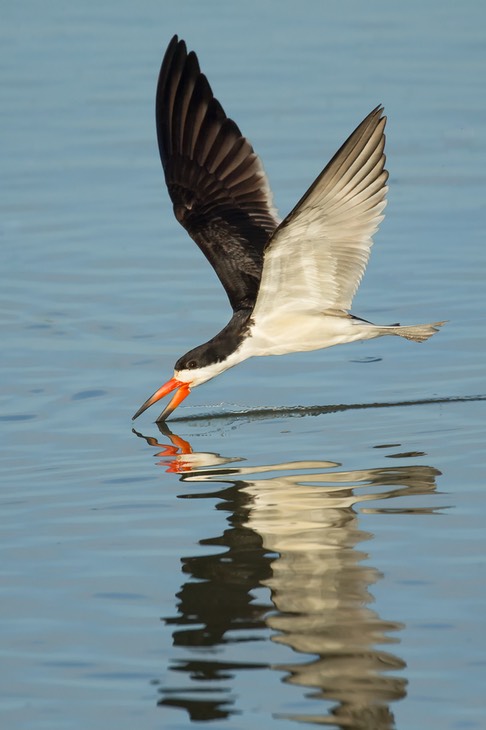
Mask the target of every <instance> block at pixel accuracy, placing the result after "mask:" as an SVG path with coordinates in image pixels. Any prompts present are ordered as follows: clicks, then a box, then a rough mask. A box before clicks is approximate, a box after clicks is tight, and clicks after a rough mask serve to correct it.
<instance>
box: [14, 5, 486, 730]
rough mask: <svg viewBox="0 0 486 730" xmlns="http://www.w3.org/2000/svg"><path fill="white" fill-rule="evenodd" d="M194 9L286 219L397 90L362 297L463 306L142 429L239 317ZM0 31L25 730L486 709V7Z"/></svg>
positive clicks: (137, 11) (302, 12)
mask: <svg viewBox="0 0 486 730" xmlns="http://www.w3.org/2000/svg"><path fill="white" fill-rule="evenodd" d="M175 32H177V33H179V34H180V35H182V36H183V37H185V38H186V39H187V40H188V42H189V44H190V45H191V47H193V48H195V49H196V50H197V52H198V54H199V56H200V59H201V63H202V66H203V69H204V71H205V72H206V73H207V74H208V76H209V79H210V81H211V83H212V85H213V88H214V90H215V93H216V94H217V96H218V98H219V99H220V100H221V101H222V103H223V105H224V106H225V108H226V110H227V112H228V113H229V114H231V115H232V116H233V117H234V118H235V119H236V120H237V122H238V123H239V125H240V126H241V128H242V130H243V131H244V133H245V134H247V135H248V136H249V138H250V139H251V140H252V142H253V144H254V146H255V148H256V150H257V151H258V152H259V154H260V155H261V156H262V158H263V160H264V163H265V166H266V169H267V172H268V175H269V178H270V180H271V183H272V186H273V189H274V193H275V198H276V204H277V206H278V208H279V210H280V212H281V214H285V213H286V212H287V211H288V210H289V209H290V208H291V207H292V206H293V205H294V203H295V202H296V200H297V199H298V198H299V197H300V195H301V194H302V193H303V191H304V190H305V189H306V187H307V186H308V184H309V183H310V182H311V181H312V180H313V178H314V177H315V176H316V175H317V174H318V173H319V172H320V170H321V168H322V167H323V166H324V164H325V163H326V162H327V160H328V159H329V157H330V156H331V155H332V154H333V153H334V152H335V150H336V149H337V147H338V146H339V145H340V144H341V143H342V141H343V140H344V139H345V137H346V136H347V135H348V133H349V132H351V131H352V129H353V128H354V126H355V125H356V124H357V123H358V122H359V121H360V120H361V119H362V118H363V117H364V116H365V115H366V114H367V113H368V111H369V110H370V109H372V108H373V107H374V106H375V105H376V104H377V103H380V102H382V103H384V104H385V107H386V110H387V113H388V115H389V123H388V137H387V153H388V167H389V170H390V173H391V179H390V185H391V190H390V196H389V199H390V202H389V206H388V208H387V218H386V220H385V222H384V223H383V225H382V228H381V230H380V233H379V235H378V236H377V238H376V245H375V248H374V253H373V257H372V260H371V263H370V266H369V269H368V272H367V275H366V277H365V280H364V282H363V285H362V287H361V290H360V292H359V294H358V296H357V297H356V300H355V306H354V311H355V312H356V313H358V314H360V315H361V316H364V317H366V318H369V319H372V320H375V321H380V322H385V323H386V322H395V321H400V320H401V321H402V322H420V321H430V320H436V319H449V320H450V323H449V324H448V325H447V327H446V328H444V330H443V331H442V332H441V333H440V334H439V335H438V336H437V337H435V338H434V339H433V340H432V341H430V342H429V343H427V344H426V345H423V346H418V345H414V344H413V343H409V342H405V341H402V340H398V338H397V340H396V341H395V340H392V339H391V338H390V339H383V340H377V341H374V342H368V343H362V344H358V345H353V346H347V347H343V348H335V349H333V350H329V351H327V352H317V353H311V354H305V355H295V356H287V357H285V358H275V359H261V360H255V361H250V362H247V363H244V364H243V365H241V366H240V367H238V368H237V369H235V370H232V371H229V372H228V373H226V374H225V375H224V376H222V377H220V378H218V379H217V380H216V381H213V382H212V383H210V384H208V385H206V386H205V387H203V388H200V389H197V390H196V391H195V392H194V393H193V394H192V395H191V397H190V399H189V400H188V401H186V403H187V405H184V406H183V407H181V408H180V409H179V411H178V414H179V415H178V418H177V419H173V420H172V421H171V422H170V427H171V429H172V432H173V433H172V434H171V433H159V431H158V429H157V428H156V426H155V425H154V424H153V423H152V420H153V418H154V417H155V416H156V415H157V413H151V412H150V411H149V412H148V413H147V414H146V415H144V416H143V417H142V418H141V419H140V420H139V421H138V422H137V424H136V427H137V431H138V433H132V430H131V428H132V424H131V421H130V416H131V414H132V413H133V412H134V411H135V410H136V409H137V408H138V406H139V405H140V403H141V402H142V401H144V400H145V398H146V397H147V396H148V395H149V394H150V393H152V392H153V390H155V388H156V387H158V386H159V385H160V384H161V383H162V382H163V381H165V380H166V379H167V378H168V377H169V376H170V375H171V372H172V366H173V362H174V361H175V359H176V358H177V357H178V356H179V355H180V354H182V353H183V352H185V351H186V350H187V349H189V348H190V347H192V346H194V345H195V344H199V343H200V342H202V341H204V340H205V339H207V338H209V337H210V336H212V335H213V334H214V333H215V332H216V331H217V330H218V329H219V328H220V327H221V326H222V325H223V324H224V323H225V322H226V320H227V318H228V314H229V312H228V306H227V303H226V300H225V296H224V293H223V291H222V289H221V288H220V286H219V284H218V282H217V280H216V278H215V276H214V274H213V273H212V272H211V271H210V270H209V267H208V266H207V264H206V262H205V260H204V259H203V257H202V255H201V254H200V253H199V252H198V250H197V249H196V247H195V246H194V245H193V244H192V243H191V242H190V240H189V239H188V238H187V236H186V234H185V232H184V231H183V229H182V228H180V227H179V226H178V224H177V223H176V222H175V221H174V219H173V216H172V212H171V206H170V205H169V203H168V199H167V195H166V191H165V186H164V182H163V177H162V173H161V170H160V163H159V160H158V153H157V149H156V142H155V130H154V120H153V104H154V91H155V83H156V77H157V73H158V67H159V63H160V60H161V57H162V54H163V51H164V49H165V46H166V44H167V42H168V40H169V38H170V37H171V35H172V34H173V33H175ZM0 41H1V43H0V49H1V50H0V53H1V56H2V64H1V69H0V74H1V91H0V94H1V118H0V130H1V159H2V176H1V181H0V185H1V195H0V208H1V219H0V226H1V228H0V235H1V248H0V267H1V268H0V276H1V289H0V302H1V310H0V318H1V319H0V322H1V332H2V357H1V383H0V387H1V393H2V398H1V404H2V409H1V425H2V436H1V442H2V456H1V468H2V487H1V497H2V520H1V530H2V539H1V545H2V551H3V557H2V559H1V563H0V566H1V567H0V570H1V574H2V578H1V584H0V587H1V602H0V613H1V617H2V624H1V629H2V640H1V682H0V687H1V704H0V708H1V710H2V715H3V717H2V720H1V725H2V727H4V728H8V729H11V728H15V729H16V730H17V729H20V728H22V730H24V729H26V730H27V729H29V730H30V729H35V730H41V729H48V730H55V729H57V728H60V729H61V728H62V730H67V729H71V728H73V729H76V730H77V729H78V728H79V729H80V728H87V727H89V728H95V729H96V728H107V727H116V728H119V729H122V730H124V729H125V728H126V729H127V730H128V728H133V727H137V728H139V729H140V730H142V729H143V730H148V729H152V728H170V729H174V730H175V729H176V728H178V729H180V728H186V727H188V726H189V725H192V724H194V725H197V724H198V723H202V722H204V727H205V728H232V729H233V728H234V729H235V730H236V729H240V728H241V729H246V728H254V727H265V728H270V727H272V728H273V727H275V728H280V727H288V728H292V727H302V726H303V725H304V726H305V725H306V724H307V723H311V722H313V723H317V724H319V723H321V724H323V725H325V726H332V727H347V728H349V727H351V728H374V729H375V728H378V729H381V728H392V727H397V728H400V729H410V730H412V729H414V730H415V729H417V728H431V727H440V728H467V729H468V730H469V729H473V728H474V729H476V728H485V727H486V707H485V693H484V687H485V685H486V661H485V656H486V641H485V619H484V616H485V615H486V582H485V578H486V575H485V564H484V563H485V560H484V555H485V531H484V524H485V521H486V489H485V484H484V467H485V446H486V417H485V416H486V413H485V411H486V409H485V403H484V394H485V393H486V384H485V360H486V345H485V337H484V335H485V328H484V321H485V315H486V311H485V309H486V307H485V283H484V282H485V260H486V256H485V248H486V247H485V242H484V231H485V217H486V216H485V212H486V211H485V191H486V173H485V164H486V159H485V149H486V94H485V86H484V80H485V78H486V6H485V5H484V3H480V2H474V1H472V0H469V1H468V0H466V2H462V3H456V2H452V0H445V1H444V0H441V1H440V2H438V1H437V2H432V1H431V2H425V3H424V2H423V1H421V2H418V1H415V0H413V1H412V2H408V3H406V4H402V3H390V2H384V1H383V2H373V1H371V2H367V3H362V2H358V0H355V1H354V2H346V1H345V2H339V3H338V2H325V3H324V2H317V1H316V2H308V3H296V2H281V3H278V4H277V3H270V2H256V1H255V0H249V1H248V2H246V3H243V4H239V5H237V4H225V5H223V4H222V3H216V2H203V3H201V2H195V0H191V1H190V2H185V3H164V2H155V1H153V2H149V1H147V2H142V3H132V2H126V1H121V2H118V1H117V2H115V1H114V0H106V1H105V2H94V0H89V1H86V2H82V3H74V2H65V1H64V0H62V1H61V0H58V1H57V2H56V1H54V0H52V1H50V2H47V3H36V2H34V0H26V1H25V2H18V3H3V5H2V23H1V27H0ZM340 405H341V406H347V407H346V408H344V407H341V408H338V407H337V406H340ZM371 405H373V406H376V407H368V406H371ZM297 406H298V407H300V408H297ZM262 409H263V410H262ZM236 412H239V413H240V415H235V413H236ZM191 452H192V453H191Z"/></svg>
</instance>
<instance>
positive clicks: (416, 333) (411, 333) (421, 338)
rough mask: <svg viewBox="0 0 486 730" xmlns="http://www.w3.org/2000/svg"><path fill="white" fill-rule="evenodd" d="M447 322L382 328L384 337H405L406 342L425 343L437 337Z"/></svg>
mask: <svg viewBox="0 0 486 730" xmlns="http://www.w3.org/2000/svg"><path fill="white" fill-rule="evenodd" d="M446 322H447V320H444V321H443V322H431V323H430V324H411V325H404V326H402V327H401V326H400V325H391V326H389V327H380V330H382V331H381V333H380V334H383V335H398V336H399V337H405V339H406V340H413V342H425V340H428V339H429V337H432V335H435V333H436V332H438V331H439V327H442V325H443V324H445V323H446Z"/></svg>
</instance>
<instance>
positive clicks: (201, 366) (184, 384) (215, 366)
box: [132, 343, 230, 422]
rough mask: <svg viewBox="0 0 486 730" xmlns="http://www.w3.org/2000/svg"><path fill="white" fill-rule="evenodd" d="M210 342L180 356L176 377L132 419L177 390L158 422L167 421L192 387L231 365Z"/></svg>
mask: <svg viewBox="0 0 486 730" xmlns="http://www.w3.org/2000/svg"><path fill="white" fill-rule="evenodd" d="M208 344H209V343H206V344H205V345H200V346H199V347H195V348H194V349H193V350H190V351H189V352H187V353H186V354H185V355H183V356H182V357H180V358H179V359H178V360H177V362H176V364H175V366H174V377H173V378H171V379H170V380H168V381H167V383H164V385H162V386H161V387H160V388H159V389H158V390H156V391H155V393H154V394H153V395H151V396H150V398H148V399H147V400H146V401H145V403H144V404H143V405H142V406H141V407H140V408H139V409H138V411H137V412H136V413H135V415H134V416H133V419H132V420H134V419H135V418H138V416H140V414H142V413H143V412H144V411H145V410H146V409H147V408H150V406H152V405H153V404H154V403H157V401H159V400H160V399H161V398H164V396H166V395H168V394H169V393H172V391H173V390H175V391H176V392H175V393H174V395H173V396H172V399H171V401H170V402H169V403H168V405H167V406H166V407H165V408H164V410H163V411H162V413H161V414H160V416H159V417H158V418H157V421H158V422H159V421H165V419H166V418H167V417H168V416H170V414H171V413H172V412H173V411H175V409H176V408H177V406H178V405H180V403H182V401H183V400H184V398H187V396H188V395H189V393H190V392H191V390H192V388H195V387H196V386H198V385H202V383H206V382H207V381H208V380H211V378H214V377H216V375H219V374H220V373H222V372H223V371H224V370H226V369H227V368H228V367H230V365H229V364H228V363H227V362H222V361H221V360H218V359H217V357H216V353H215V352H214V351H213V349H212V348H211V347H208Z"/></svg>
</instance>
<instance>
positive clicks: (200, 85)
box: [156, 36, 278, 311]
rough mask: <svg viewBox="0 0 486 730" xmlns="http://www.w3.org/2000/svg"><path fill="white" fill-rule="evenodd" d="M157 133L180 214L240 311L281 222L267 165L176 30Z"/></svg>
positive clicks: (160, 88) (250, 300) (250, 298)
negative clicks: (227, 113)
mask: <svg viewBox="0 0 486 730" xmlns="http://www.w3.org/2000/svg"><path fill="white" fill-rule="evenodd" d="M156 123H157V139H158V143H159V151H160V158H161V160H162V166H163V168H164V173H165V180H166V183H167V187H168V190H169V195H170V197H171V200H172V202H173V204H174V213H175V216H176V218H177V220H178V221H179V223H181V224H182V225H183V226H184V228H185V229H186V230H187V232H188V233H189V235H190V236H191V237H192V238H193V239H194V241H195V242H196V243H197V245H198V246H199V248H200V249H201V250H202V252H203V253H204V255H205V256H206V258H207V259H208V261H209V263H210V264H211V265H212V267H213V268H214V270H215V271H216V273H217V275H218V277H219V279H220V281H221V283H222V285H223V287H224V288H225V290H226V293H227V295H228V298H229V300H230V304H231V306H232V307H233V310H234V311H237V310H238V309H242V308H251V307H252V306H253V304H254V302H255V299H256V296H257V293H258V287H259V284H260V278H261V273H262V266H263V249H264V247H265V244H266V242H267V241H268V239H269V237H270V235H271V234H272V233H273V231H274V230H275V228H276V226H277V222H278V221H277V218H276V213H275V211H274V209H273V206H272V197H271V192H270V187H269V185H268V182H267V178H266V175H265V172H264V170H263V167H262V164H261V162H260V160H259V158H258V157H257V155H256V154H255V152H254V151H253V148H252V146H251V144H250V143H249V142H248V140H247V139H246V138H245V137H243V136H242V134H241V132H240V130H239V129H238V127H237V126H236V124H235V123H234V122H233V121H232V120H231V119H228V117H227V116H226V114H225V113H224V111H223V109H222V107H221V104H220V103H219V102H218V101H217V100H216V99H215V98H214V96H213V92H212V91H211V87H210V86H209V83H208V81H207V79H206V77H205V76H204V74H202V73H201V70H200V68H199V63H198V60H197V57H196V54H195V53H194V52H193V51H191V52H190V53H188V52H187V48H186V44H185V43H184V41H182V40H181V41H179V40H178V38H177V36H174V37H173V38H172V40H171V42H170V43H169V46H168V48H167V51H166V53H165V56H164V60H163V62H162V67H161V69H160V75H159V82H158V85H157V97H156Z"/></svg>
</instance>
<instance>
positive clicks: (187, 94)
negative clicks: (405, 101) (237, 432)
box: [133, 36, 443, 422]
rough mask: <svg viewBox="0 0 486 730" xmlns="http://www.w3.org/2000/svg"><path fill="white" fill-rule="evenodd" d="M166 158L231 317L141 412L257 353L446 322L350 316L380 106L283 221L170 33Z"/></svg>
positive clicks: (369, 222) (364, 240) (162, 122)
mask: <svg viewBox="0 0 486 730" xmlns="http://www.w3.org/2000/svg"><path fill="white" fill-rule="evenodd" d="M155 106H156V125H157V140H158V145H159V151H160V157H161V160H162V166H163V169H164V174H165V180H166V183H167V188H168V191H169V195H170V198H171V200H172V203H173V205H174V213H175V216H176V218H177V220H178V221H179V223H181V225H183V226H184V228H185V229H186V230H187V232H188V233H189V235H190V236H191V238H193V239H194V241H195V242H196V243H197V245H198V246H199V248H200V249H201V250H202V252H203V253H204V255H205V256H206V258H207V259H208V261H209V263H210V264H211V265H212V266H213V268H214V270H215V271H216V274H217V275H218V277H219V279H220V281H221V283H222V285H223V287H224V289H225V291H226V294H227V295H228V299H229V301H230V304H231V307H232V309H233V316H232V318H231V320H230V322H229V323H228V324H227V325H226V327H224V329H222V330H221V332H220V333H219V334H217V335H216V336H215V337H213V338H212V339H211V340H209V342H206V343H205V344H203V345H199V347H195V348H194V349H193V350H190V351H189V352H188V353H186V354H185V355H183V356H182V357H181V358H179V360H178V361H177V362H176V364H175V368H174V376H173V378H171V379H170V380H169V381H168V382H167V383H165V384H164V385H162V387H161V388H159V389H158V390H157V391H156V392H155V393H154V394H153V395H152V396H151V397H150V398H149V399H148V400H146V401H145V403H144V404H143V405H142V406H141V408H139V410H138V411H137V412H136V414H135V415H134V416H133V418H137V416H139V415H140V414H141V413H143V411H145V410H146V409H147V408H149V406H151V405H153V404H154V403H156V402H157V401H158V400H160V399H161V398H163V397H164V396H165V395H167V394H168V393H170V392H172V391H174V390H175V391H176V393H175V395H174V396H173V398H172V400H171V401H170V403H169V404H168V405H167V407H166V408H165V409H164V411H163V412H162V413H161V414H160V416H159V418H158V419H157V421H158V422H160V421H164V420H165V419H166V418H167V416H169V415H170V414H171V413H172V412H173V411H174V409H175V408H176V407H177V406H178V405H179V404H180V403H181V402H182V401H183V400H184V398H186V396H187V395H189V393H190V392H191V389H192V388H195V387H196V386H197V385H201V384H202V383H205V382H206V381H208V380H211V378H214V377H215V376H216V375H219V374H220V373H222V372H224V371H225V370H227V369H228V368H231V367H233V366H234V365H237V364H238V363H240V362H242V361H243V360H246V359H248V358H249V357H254V356H258V355H283V354H285V353H289V352H299V351H305V350H318V349H321V348H325V347H332V346H333V345H340V344H343V343H346V342H354V341H355V340H369V339H372V338H374V337H382V336H383V335H399V336H400V337H405V338H407V339H408V340H414V341H415V342H423V341H424V340H427V339H428V338H429V337H430V336H431V335H433V334H434V333H435V332H437V329H438V327H440V326H441V325H442V324H443V322H434V323H432V324H420V325H409V326H399V325H396V324H395V325H390V326H382V325H375V324H372V323H371V322H367V321H366V320H363V319H360V318H359V317H356V316H354V315H352V314H350V313H349V310H350V308H351V302H352V300H353V296H354V294H355V293H356V290H357V288H358V286H359V283H360V281H361V278H362V276H363V274H364V271H365V268H366V265H367V262H368V258H369V254H370V248H371V245H372V243H373V241H372V235H373V233H375V231H376V230H377V228H378V225H379V223H380V221H381V220H382V219H383V215H382V213H383V209H384V207H385V205H386V200H385V196H386V191H387V185H386V182H387V178H388V173H387V171H386V170H385V167H384V165H385V155H384V147H385V135H384V128H385V122H386V117H385V116H383V107H382V106H377V107H376V109H374V110H373V111H372V112H370V114H368V116H367V117H366V118H365V119H364V120H363V121H362V122H361V124H360V125H359V126H358V127H357V128H356V129H355V130H354V132H353V133H352V134H351V136H350V137H349V138H348V139H347V140H346V142H345V143H344V144H343V146H342V147H341V148H340V149H339V150H338V152H336V154H335V155H334V157H333V158H332V160H331V161H330V162H329V163H328V164H327V165H326V167H325V168H324V170H323V171H322V172H321V174H320V175H319V177H318V178H317V179H316V180H315V181H314V182H313V183H312V185H311V186H310V188H309V190H308V191H307V192H306V193H305V195H304V196H303V197H302V198H301V200H300V201H299V202H298V203H297V205H296V206H295V208H294V209H293V210H292V211H291V212H290V213H289V214H288V215H287V217H286V218H284V220H283V221H282V222H280V221H279V220H278V217H277V213H276V210H275V208H274V207H273V204H272V194H271V191H270V186H269V184H268V181H267V177H266V175H265V172H264V169H263V166H262V164H261V162H260V160H259V158H258V157H257V155H256V154H255V152H254V150H253V147H252V146H251V144H250V143H249V141H248V140H247V139H246V138H245V137H244V136H243V135H242V134H241V132H240V130H239V128H238V127H237V125H236V124H235V122H233V120H232V119H229V118H228V117H227V116H226V114H225V112H224V111H223V108H222V107H221V104H220V103H219V102H218V101H217V100H216V99H215V98H214V96H213V92H212V90H211V87H210V86H209V83H208V81H207V79H206V76H204V74H202V73H201V70H200V67H199V62H198V59H197V56H196V54H195V53H194V51H191V52H189V53H188V52H187V48H186V44H185V42H184V41H182V40H179V39H178V37H177V36H174V37H173V38H172V40H171V42H170V43H169V46H168V48H167V51H166V53H165V56H164V60H163V61H162V66H161V69H160V75H159V80H158V85H157V95H156V105H155Z"/></svg>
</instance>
